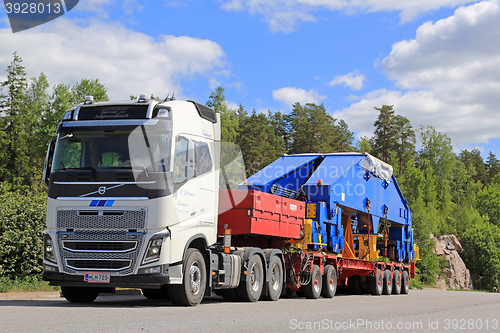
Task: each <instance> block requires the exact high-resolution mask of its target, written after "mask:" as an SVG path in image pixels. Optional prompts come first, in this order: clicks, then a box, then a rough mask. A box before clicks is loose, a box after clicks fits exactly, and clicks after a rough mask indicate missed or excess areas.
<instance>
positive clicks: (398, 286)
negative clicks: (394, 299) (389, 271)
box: [392, 271, 401, 295]
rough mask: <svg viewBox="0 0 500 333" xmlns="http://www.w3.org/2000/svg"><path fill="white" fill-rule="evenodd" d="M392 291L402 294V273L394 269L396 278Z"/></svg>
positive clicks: (395, 293) (393, 281)
mask: <svg viewBox="0 0 500 333" xmlns="http://www.w3.org/2000/svg"><path fill="white" fill-rule="evenodd" d="M392 293H393V294H394V295H399V294H401V273H400V272H399V271H394V278H393V279H392Z"/></svg>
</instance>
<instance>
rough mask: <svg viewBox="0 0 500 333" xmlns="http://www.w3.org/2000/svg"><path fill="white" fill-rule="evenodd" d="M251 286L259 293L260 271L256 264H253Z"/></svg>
mask: <svg viewBox="0 0 500 333" xmlns="http://www.w3.org/2000/svg"><path fill="white" fill-rule="evenodd" d="M250 284H251V287H252V290H253V291H257V290H259V288H260V269H259V266H258V265H257V264H256V263H253V264H252V267H251V269H250Z"/></svg>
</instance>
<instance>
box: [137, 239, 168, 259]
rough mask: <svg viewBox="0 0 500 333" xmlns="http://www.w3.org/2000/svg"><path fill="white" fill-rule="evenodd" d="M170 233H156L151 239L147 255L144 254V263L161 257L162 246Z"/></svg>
mask: <svg viewBox="0 0 500 333" xmlns="http://www.w3.org/2000/svg"><path fill="white" fill-rule="evenodd" d="M169 235H170V234H169V233H166V234H165V233H164V234H160V235H155V236H153V237H152V238H151V240H150V241H149V246H148V250H147V251H146V255H145V256H144V260H143V261H142V263H143V264H147V263H150V262H154V261H157V260H159V259H160V254H161V246H162V244H163V241H164V239H165V238H166V237H168V236H169Z"/></svg>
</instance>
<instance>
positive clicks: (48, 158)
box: [43, 139, 56, 186]
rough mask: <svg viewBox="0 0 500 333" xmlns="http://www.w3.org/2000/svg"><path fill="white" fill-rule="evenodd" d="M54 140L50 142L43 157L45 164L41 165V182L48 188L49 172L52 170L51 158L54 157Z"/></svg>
mask: <svg viewBox="0 0 500 333" xmlns="http://www.w3.org/2000/svg"><path fill="white" fill-rule="evenodd" d="M55 143H56V140H55V139H54V140H52V141H51V142H50V143H49V147H48V148H47V155H46V156H45V163H44V164H43V180H44V181H45V184H47V186H49V178H50V170H51V169H52V158H53V157H54V147H55Z"/></svg>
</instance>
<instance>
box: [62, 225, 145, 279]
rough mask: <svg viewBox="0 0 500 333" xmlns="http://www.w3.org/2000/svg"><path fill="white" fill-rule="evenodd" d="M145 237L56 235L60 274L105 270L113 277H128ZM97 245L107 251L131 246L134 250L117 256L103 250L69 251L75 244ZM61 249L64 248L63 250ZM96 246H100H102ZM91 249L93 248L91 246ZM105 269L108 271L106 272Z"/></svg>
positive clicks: (84, 233) (95, 233)
mask: <svg viewBox="0 0 500 333" xmlns="http://www.w3.org/2000/svg"><path fill="white" fill-rule="evenodd" d="M144 235H145V234H144V233H129V232H127V231H85V230H77V231H74V232H58V233H57V239H58V243H57V244H58V249H59V253H60V255H61V259H62V262H63V271H64V272H65V273H68V274H77V273H78V272H80V273H82V271H89V270H105V271H111V272H113V273H112V275H130V274H133V272H134V268H135V267H136V266H137V265H138V264H139V263H138V261H139V260H141V258H140V256H139V254H140V249H141V248H142V245H143V242H144ZM82 241H83V243H86V244H87V245H84V246H90V245H89V243H93V242H96V243H100V244H101V245H102V246H104V247H106V248H110V247H113V248H119V247H123V246H124V244H127V245H125V246H129V244H131V243H134V244H135V247H134V248H133V249H132V250H127V251H126V252H118V251H112V250H107V249H105V248H102V251H92V252H90V251H88V250H78V249H74V248H71V249H70V250H69V249H68V245H69V246H70V247H71V246H72V245H74V244H76V243H80V242H82ZM63 245H64V246H63ZM101 245H99V246H101ZM92 246H94V245H92ZM106 267H108V268H106Z"/></svg>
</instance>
